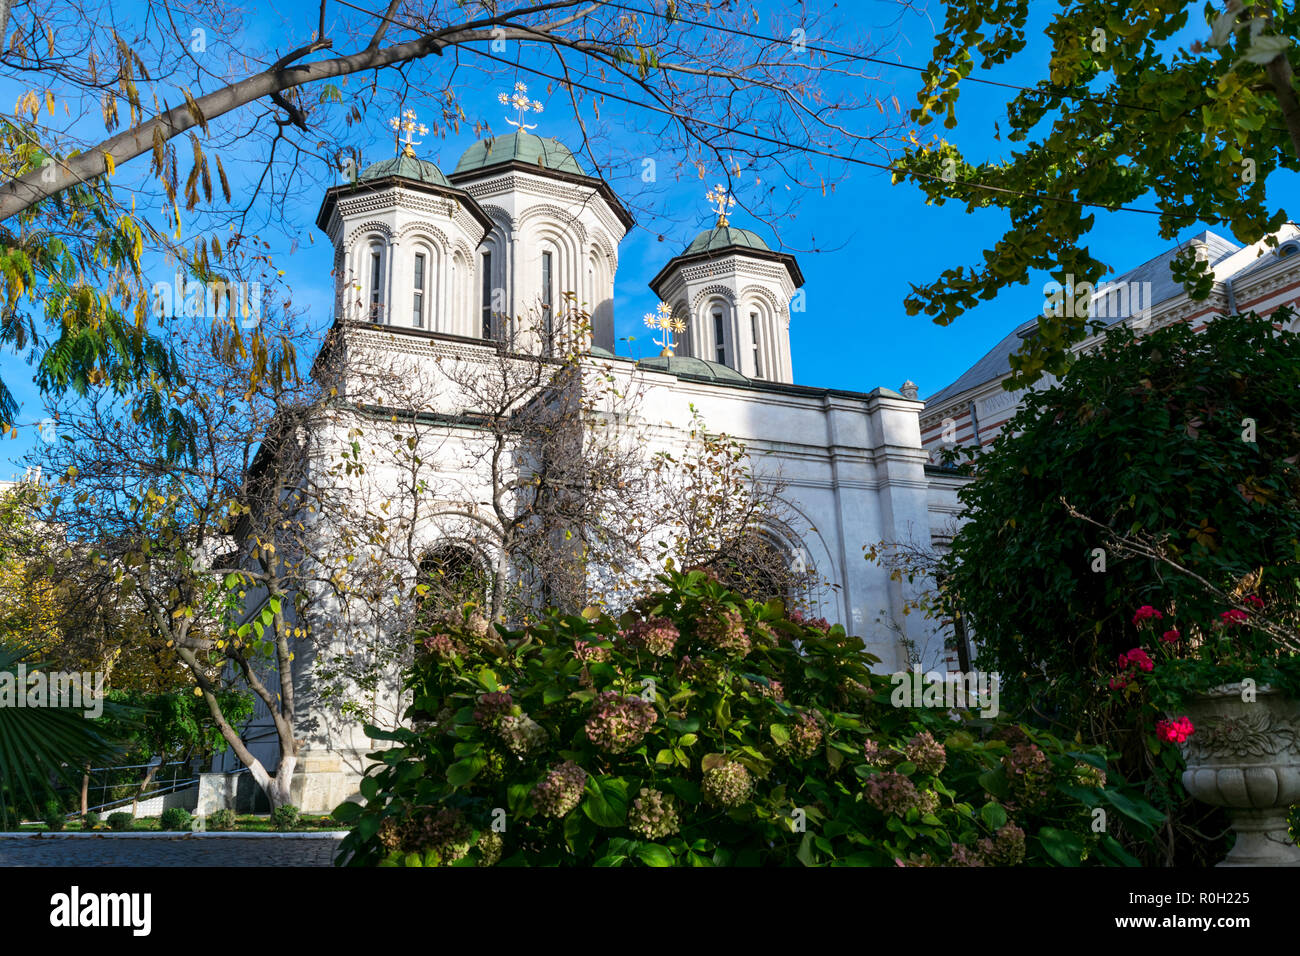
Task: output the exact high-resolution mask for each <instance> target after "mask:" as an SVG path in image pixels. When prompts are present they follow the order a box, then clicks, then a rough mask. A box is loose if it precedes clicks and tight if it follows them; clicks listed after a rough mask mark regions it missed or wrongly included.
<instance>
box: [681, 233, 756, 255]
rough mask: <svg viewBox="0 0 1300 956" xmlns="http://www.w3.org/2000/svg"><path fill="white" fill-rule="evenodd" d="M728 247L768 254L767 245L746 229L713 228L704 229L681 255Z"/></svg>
mask: <svg viewBox="0 0 1300 956" xmlns="http://www.w3.org/2000/svg"><path fill="white" fill-rule="evenodd" d="M728 246H740V247H741V248H748V249H759V250H761V251H763V252H770V251H771V250H769V249H768V247H767V243H766V242H764V241H763V240H762V239H760V238H759V237H758V236H757V235H756V234H754V233H752V232H750V231H749V230H748V229H735V228H733V227H731V226H714V227H713V228H712V229H706V230H704V231H703V232H702V233H700V234H699V235H698V236H696V237H695V240H694V241H693V242H692V243H691V244H690V245H689V246H687V247H686V251H685V252H683V253H682V255H684V256H689V255H694V254H695V253H697V252H711V251H712V250H714V249H725V248H727V247H728Z"/></svg>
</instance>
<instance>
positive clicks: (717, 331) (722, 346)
mask: <svg viewBox="0 0 1300 956" xmlns="http://www.w3.org/2000/svg"><path fill="white" fill-rule="evenodd" d="M713 342H714V347H715V349H716V351H717V356H718V362H719V363H720V364H722V365H726V364H727V325H726V322H725V321H723V318H722V309H721V308H715V309H714V310H713Z"/></svg>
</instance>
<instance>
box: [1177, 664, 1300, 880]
mask: <svg viewBox="0 0 1300 956" xmlns="http://www.w3.org/2000/svg"><path fill="white" fill-rule="evenodd" d="M1186 712H1187V716H1188V717H1189V718H1190V719H1191V721H1192V725H1193V726H1194V727H1195V728H1196V729H1195V731H1194V732H1193V733H1192V735H1191V737H1189V738H1188V739H1187V741H1186V742H1185V743H1183V744H1182V745H1181V747H1182V751H1183V757H1184V758H1185V759H1186V761H1187V769H1186V770H1185V771H1183V786H1184V787H1186V788H1187V792H1188V793H1190V794H1191V795H1192V796H1193V797H1195V798H1196V799H1197V800H1201V801H1203V802H1205V803H1208V804H1211V805H1213V806H1216V807H1224V808H1225V809H1226V810H1227V811H1228V815H1229V817H1231V819H1232V829H1233V831H1234V832H1235V833H1236V834H1237V841H1236V844H1235V845H1234V846H1233V848H1232V851H1231V852H1230V853H1229V854H1228V857H1227V859H1225V860H1224V861H1223V862H1222V863H1220V864H1219V865H1220V866H1300V847H1297V846H1296V845H1295V844H1294V843H1292V842H1291V840H1290V837H1289V836H1288V835H1287V824H1286V813H1287V808H1288V807H1290V806H1291V805H1292V804H1294V803H1300V701H1297V700H1292V699H1290V698H1288V697H1284V696H1283V695H1282V694H1281V693H1279V692H1277V691H1274V690H1272V689H1271V688H1269V687H1267V686H1261V687H1259V688H1257V689H1256V691H1255V700H1254V701H1245V700H1242V695H1241V685H1240V684H1224V685H1222V686H1220V687H1216V688H1214V689H1213V690H1210V691H1208V692H1207V693H1205V694H1200V695H1198V696H1197V697H1195V698H1193V699H1192V700H1190V701H1189V702H1188V704H1187V707H1186Z"/></svg>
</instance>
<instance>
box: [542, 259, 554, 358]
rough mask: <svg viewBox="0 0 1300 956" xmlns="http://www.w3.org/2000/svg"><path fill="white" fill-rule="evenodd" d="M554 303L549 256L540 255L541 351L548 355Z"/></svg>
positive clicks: (552, 326) (552, 327) (552, 329)
mask: <svg viewBox="0 0 1300 956" xmlns="http://www.w3.org/2000/svg"><path fill="white" fill-rule="evenodd" d="M553 305H554V301H553V299H552V293H551V254H550V253H549V252H543V253H542V336H543V340H544V341H543V342H542V349H543V350H544V352H545V353H546V354H547V355H549V354H550V353H551V336H552V334H553V332H554V320H553V318H552V314H551V313H552V306H553Z"/></svg>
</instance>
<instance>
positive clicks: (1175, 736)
mask: <svg viewBox="0 0 1300 956" xmlns="http://www.w3.org/2000/svg"><path fill="white" fill-rule="evenodd" d="M1195 729H1196V728H1195V727H1193V726H1192V722H1191V721H1190V720H1188V719H1187V718H1186V717H1179V718H1178V719H1177V720H1172V721H1170V720H1157V721H1156V736H1157V737H1159V738H1160V739H1161V740H1167V741H1169V742H1170V743H1179V744H1181V743H1182V742H1183V741H1184V740H1186V739H1187V738H1188V737H1190V736H1191V735H1192V732H1193V731H1194V730H1195Z"/></svg>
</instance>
